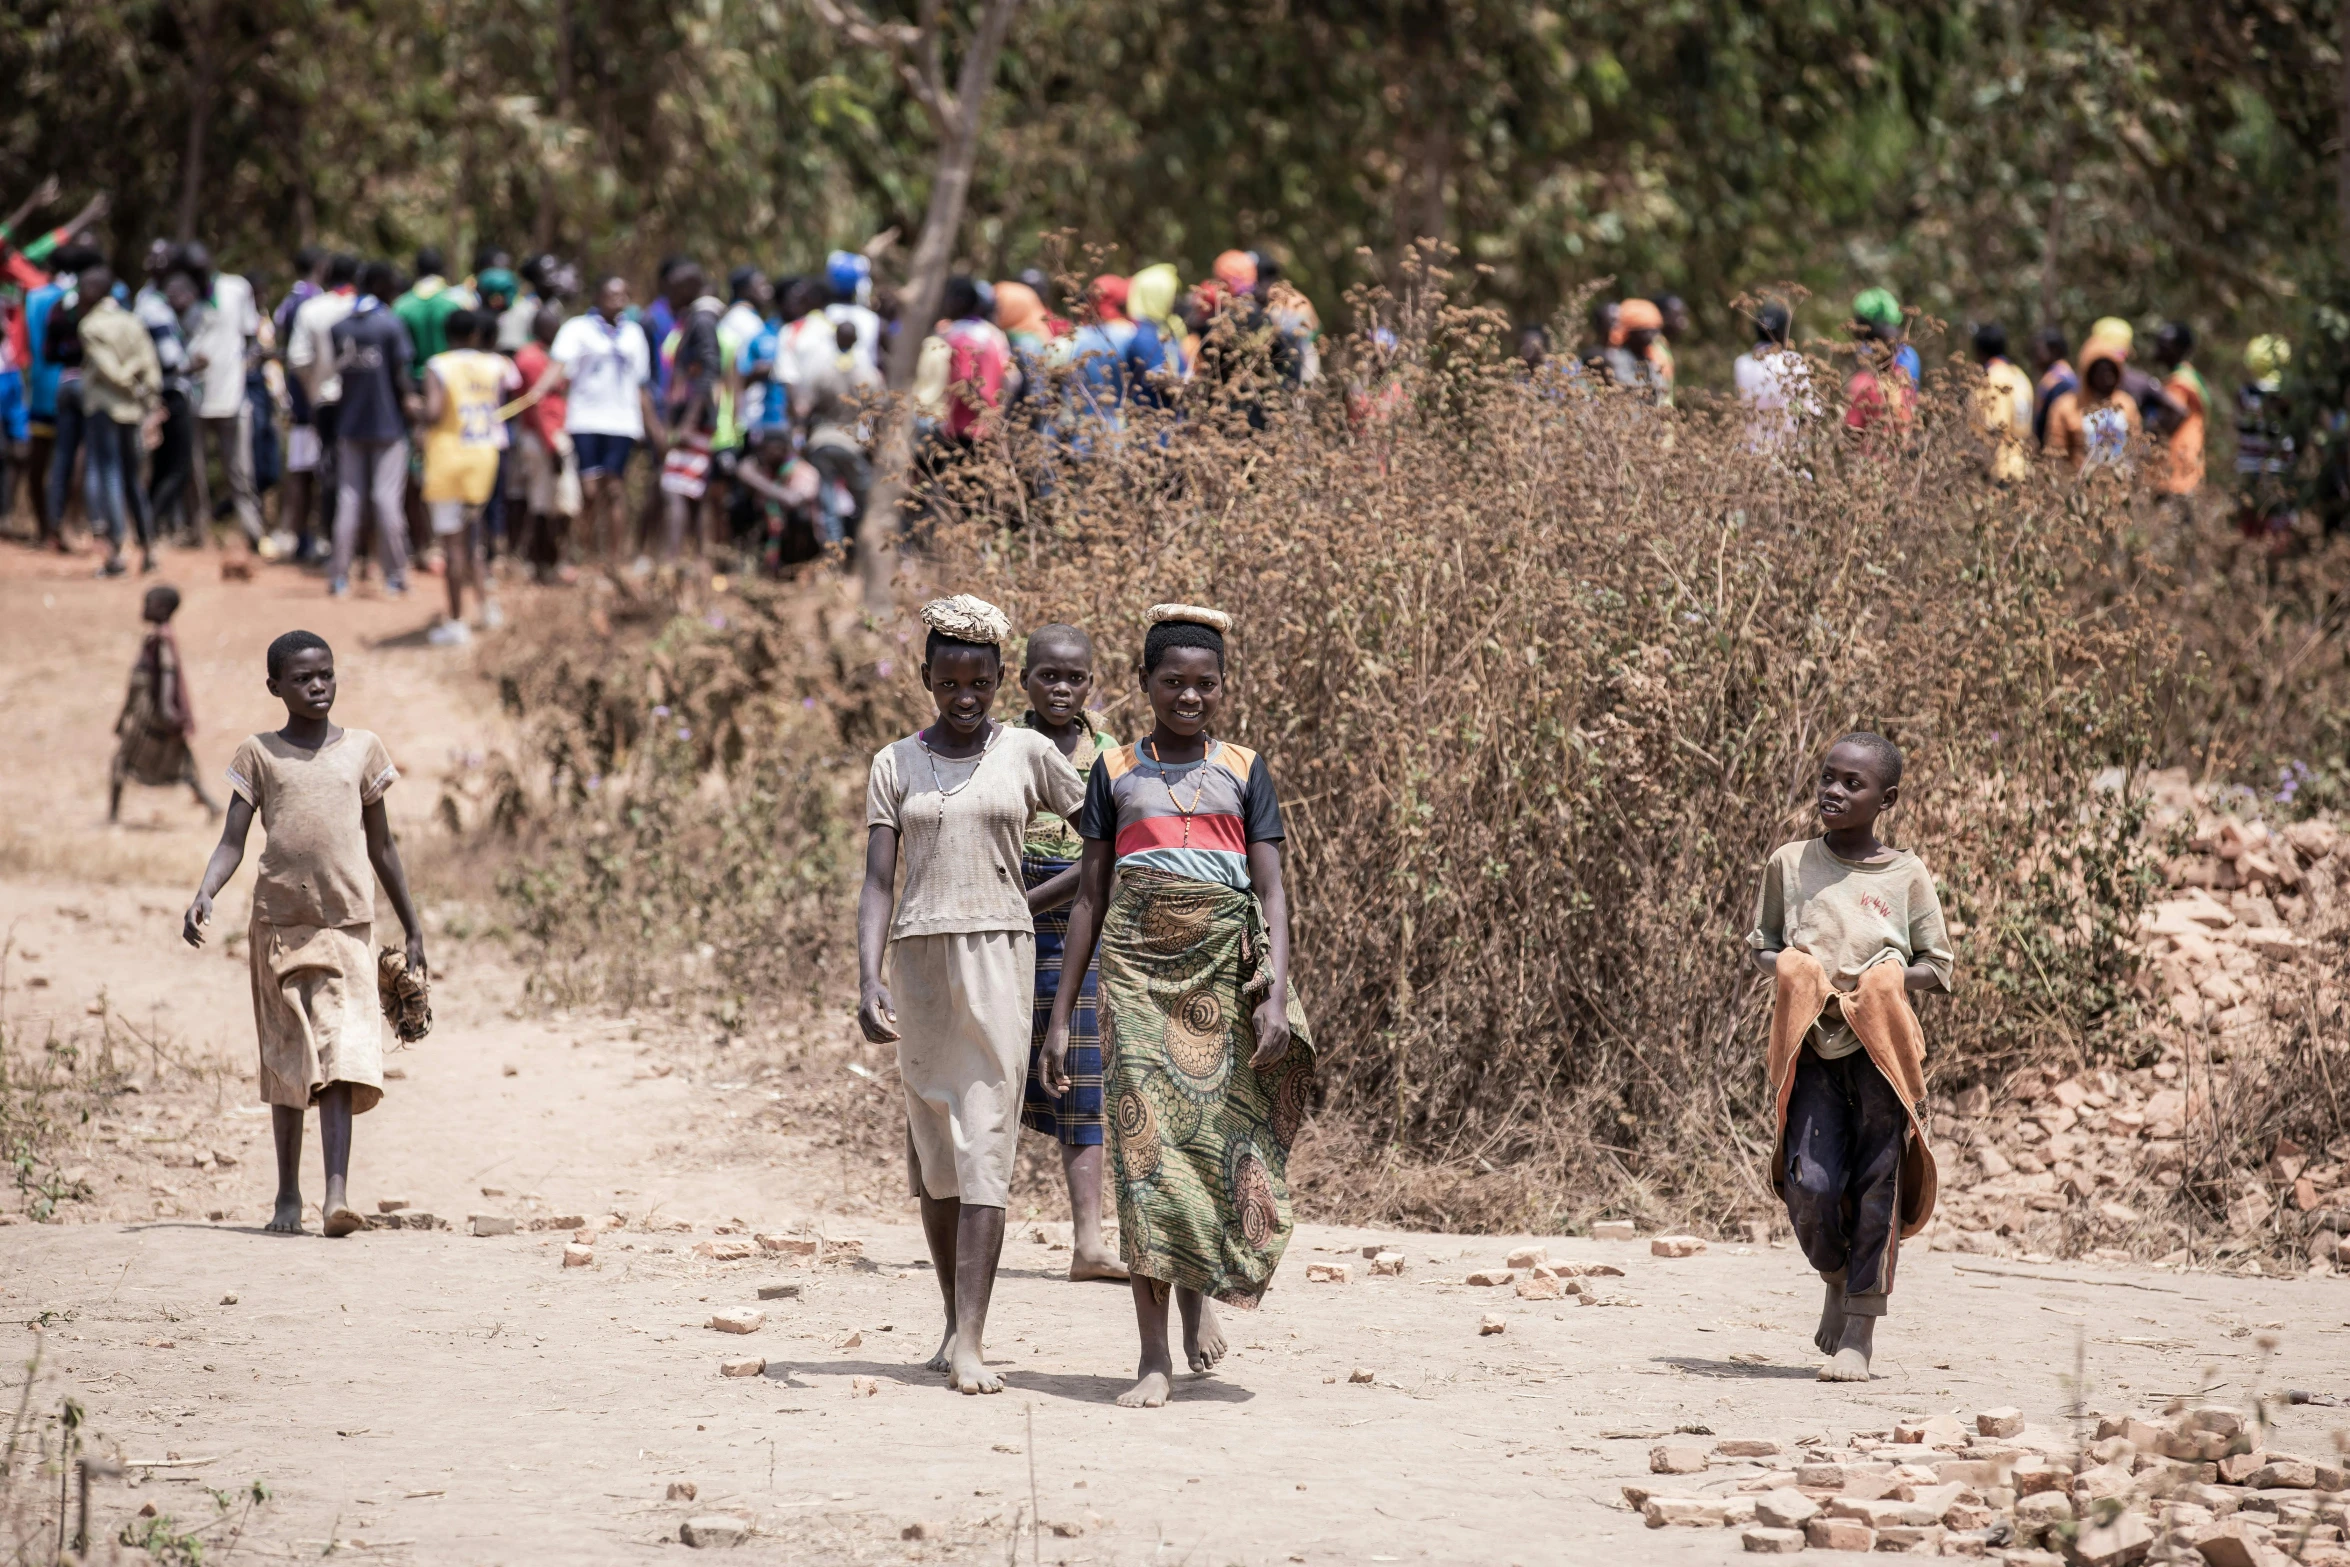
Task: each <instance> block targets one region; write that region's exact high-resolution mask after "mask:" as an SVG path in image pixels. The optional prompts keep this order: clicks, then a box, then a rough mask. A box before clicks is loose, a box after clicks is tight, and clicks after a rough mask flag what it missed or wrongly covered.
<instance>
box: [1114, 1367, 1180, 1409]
mask: <svg viewBox="0 0 2350 1567" xmlns="http://www.w3.org/2000/svg"><path fill="white" fill-rule="evenodd" d="M1173 1391H1174V1387H1173V1384H1172V1383H1170V1382H1169V1381H1168V1379H1167V1373H1166V1372H1164V1371H1145V1372H1143V1374H1142V1380H1141V1381H1139V1382H1137V1383H1135V1384H1134V1386H1132V1387H1130V1388H1128V1389H1127V1390H1126V1391H1125V1392H1123V1393H1120V1394H1119V1395H1118V1407H1119V1408H1120V1409H1159V1408H1162V1407H1164V1406H1165V1404H1166V1402H1167V1398H1168V1395H1169V1394H1171V1393H1172V1392H1173Z"/></svg>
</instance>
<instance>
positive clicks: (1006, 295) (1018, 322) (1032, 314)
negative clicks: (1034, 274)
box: [995, 283, 1051, 346]
mask: <svg viewBox="0 0 2350 1567" xmlns="http://www.w3.org/2000/svg"><path fill="white" fill-rule="evenodd" d="M995 324H996V325H997V326H999V327H1002V328H1003V329H1004V336H1006V337H1019V338H1029V339H1033V340H1034V342H1035V344H1036V345H1038V346H1042V345H1043V343H1044V342H1045V340H1046V339H1047V338H1048V337H1049V336H1050V335H1051V333H1050V330H1049V328H1050V323H1049V321H1048V320H1047V318H1046V316H1045V311H1044V301H1043V300H1041V299H1039V298H1037V297H1036V290H1035V289H1033V288H1030V287H1029V286H1028V285H1027V284H1025V283H998V284H997V285H996V286H995ZM1024 346H1025V345H1024Z"/></svg>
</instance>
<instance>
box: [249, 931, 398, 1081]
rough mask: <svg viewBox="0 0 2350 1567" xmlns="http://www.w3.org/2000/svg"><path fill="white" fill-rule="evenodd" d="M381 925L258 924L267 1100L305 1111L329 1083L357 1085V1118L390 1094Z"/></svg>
mask: <svg viewBox="0 0 2350 1567" xmlns="http://www.w3.org/2000/svg"><path fill="white" fill-rule="evenodd" d="M373 934H374V928H373V927H372V926H368V925H346V926H344V927H342V928H341V929H339V930H337V929H334V928H332V927H322V926H316V925H270V924H265V923H264V922H262V921H260V920H255V921H254V922H253V925H252V929H251V931H250V932H249V935H248V939H249V942H250V945H251V947H252V958H251V962H252V971H253V1026H254V1028H255V1030H256V1031H257V1032H258V1033H259V1034H260V1036H261V1102H262V1103H263V1104H272V1105H286V1106H289V1107H291V1108H293V1109H296V1110H299V1109H302V1108H304V1107H306V1106H309V1105H314V1104H316V1103H317V1102H318V1094H319V1090H321V1089H323V1088H325V1087H326V1086H327V1085H328V1084H329V1083H349V1084H350V1085H351V1109H352V1112H353V1113H354V1114H356V1113H358V1112H361V1111H366V1110H372V1109H374V1108H375V1106H376V1101H378V1100H380V1099H381V1098H383V1096H384V1050H383V1011H382V1006H381V1003H380V1002H379V1001H378V1000H377V998H376V991H375V954H374V952H373V950H372V949H371V947H370V945H369V942H370V938H371V937H372V936H373Z"/></svg>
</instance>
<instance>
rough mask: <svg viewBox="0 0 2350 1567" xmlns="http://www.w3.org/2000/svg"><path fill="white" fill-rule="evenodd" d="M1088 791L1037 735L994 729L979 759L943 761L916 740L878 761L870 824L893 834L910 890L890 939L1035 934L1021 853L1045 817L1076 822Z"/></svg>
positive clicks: (868, 801) (868, 797) (871, 783)
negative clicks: (1040, 814) (1041, 814)
mask: <svg viewBox="0 0 2350 1567" xmlns="http://www.w3.org/2000/svg"><path fill="white" fill-rule="evenodd" d="M1084 799H1085V785H1084V784H1083V783H1082V782H1080V781H1079V780H1078V777H1077V769H1076V768H1074V767H1072V766H1070V765H1069V759H1068V758H1067V757H1065V756H1063V755H1062V754H1061V750H1060V747H1058V746H1056V745H1054V744H1053V743H1052V741H1051V740H1049V739H1047V738H1046V737H1045V736H1044V735H1042V734H1040V733H1039V732H1037V731H1036V730H1034V729H1022V728H1016V727H1012V726H1010V725H1003V724H999V725H997V726H996V733H995V738H994V739H993V740H992V741H991V742H990V743H989V745H988V748H987V749H986V750H985V751H984V752H982V753H981V754H980V755H979V756H977V757H964V758H962V759H960V760H956V759H953V758H948V757H942V756H936V755H934V754H932V753H931V751H930V750H929V748H928V747H926V746H925V745H923V743H922V738H921V736H919V735H908V736H907V737H906V738H905V739H903V740H899V741H896V742H894V743H893V744H890V745H886V746H883V747H882V748H881V749H880V750H879V751H877V752H875V753H874V755H873V771H872V772H871V774H870V775H868V777H867V780H866V785H865V825H866V826H868V827H894V828H896V829H897V832H898V863H899V864H900V865H902V866H903V867H904V869H905V885H904V888H903V890H902V891H900V893H899V894H898V907H897V915H896V918H895V919H893V920H892V921H891V922H890V928H889V939H890V940H892V941H897V940H900V939H902V938H904V937H907V936H944V935H960V934H963V933H965V932H970V931H984V930H1020V931H1031V932H1032V931H1034V930H1035V929H1036V923H1035V921H1034V920H1032V919H1030V918H1029V914H1028V894H1027V889H1026V886H1025V884H1024V883H1023V882H1022V881H1021V879H1020V849H1021V845H1022V843H1023V841H1024V840H1025V839H1026V838H1027V835H1028V822H1029V819H1030V818H1031V817H1033V816H1034V815H1035V814H1036V812H1037V811H1038V810H1039V809H1042V810H1048V811H1051V812H1052V813H1053V814H1055V815H1057V816H1071V815H1074V814H1075V813H1076V810H1077V807H1078V806H1079V805H1080V804H1082V803H1083V802H1084Z"/></svg>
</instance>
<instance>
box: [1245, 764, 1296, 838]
mask: <svg viewBox="0 0 2350 1567" xmlns="http://www.w3.org/2000/svg"><path fill="white" fill-rule="evenodd" d="M1240 825H1241V831H1242V833H1243V835H1244V836H1245V837H1246V839H1247V841H1248V842H1250V843H1279V842H1281V840H1282V839H1283V838H1285V837H1287V836H1288V834H1287V832H1286V831H1285V830H1284V829H1283V827H1282V825H1281V796H1280V794H1279V793H1278V792H1276V791H1275V789H1274V788H1273V770H1272V769H1271V768H1270V767H1267V766H1266V765H1265V759H1264V758H1263V757H1262V756H1259V757H1256V758H1255V759H1254V760H1252V761H1251V762H1250V763H1249V765H1248V782H1247V784H1246V785H1244V786H1243V787H1242V789H1241V791H1240Z"/></svg>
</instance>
